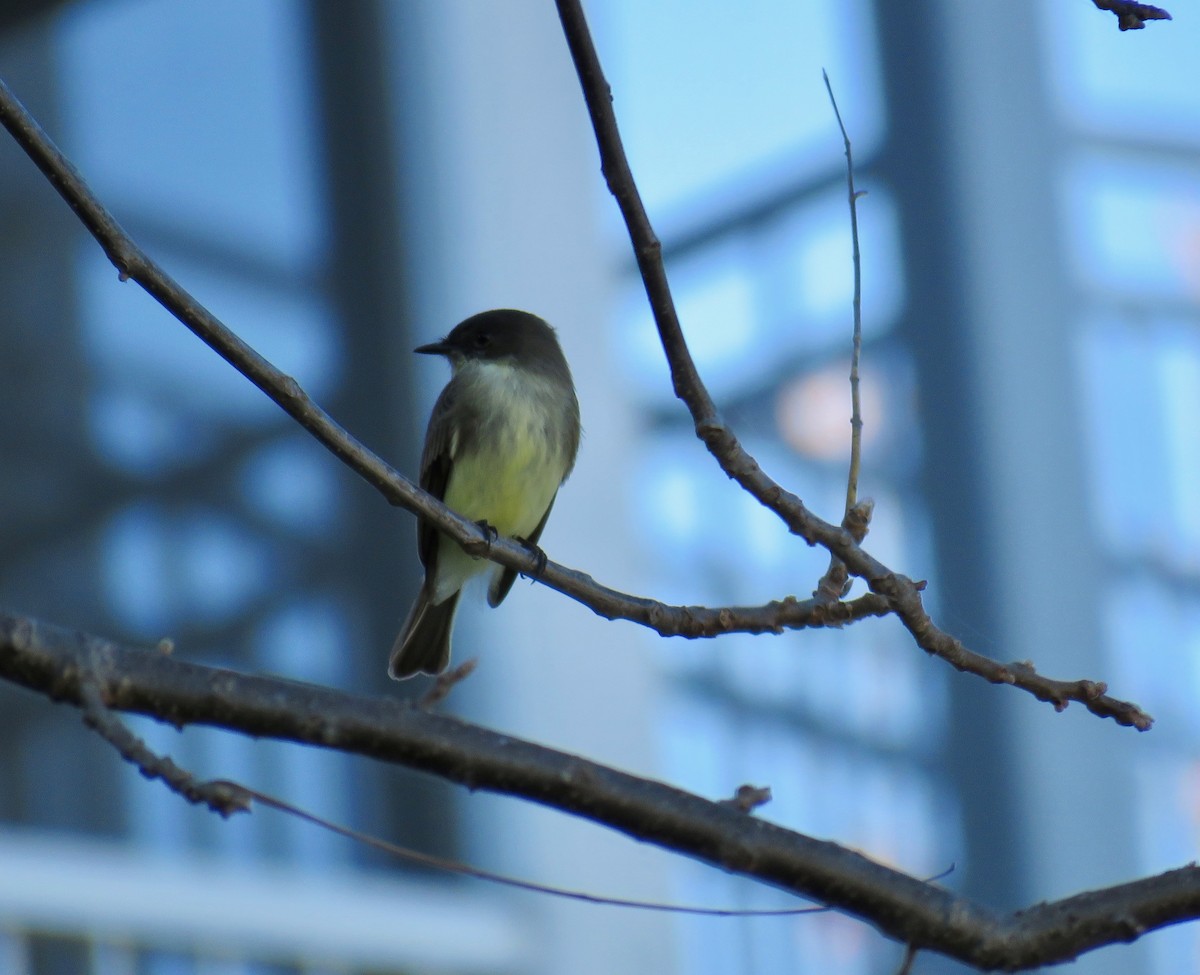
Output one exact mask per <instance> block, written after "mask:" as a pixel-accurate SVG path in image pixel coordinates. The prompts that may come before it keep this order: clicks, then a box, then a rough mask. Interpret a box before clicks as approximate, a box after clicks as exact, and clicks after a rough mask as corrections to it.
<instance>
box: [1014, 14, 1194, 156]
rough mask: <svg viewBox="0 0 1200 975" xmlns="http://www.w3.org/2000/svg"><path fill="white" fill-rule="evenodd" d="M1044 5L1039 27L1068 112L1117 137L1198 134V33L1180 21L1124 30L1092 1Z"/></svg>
mask: <svg viewBox="0 0 1200 975" xmlns="http://www.w3.org/2000/svg"><path fill="white" fill-rule="evenodd" d="M1041 8H1042V15H1043V22H1044V23H1045V27H1044V28H1043V29H1041V30H1037V31H1036V34H1037V36H1038V37H1040V38H1041V40H1042V41H1043V42H1044V43H1045V45H1046V52H1047V53H1046V59H1045V63H1046V65H1047V66H1048V67H1049V68H1050V70H1051V72H1052V80H1053V83H1054V94H1055V96H1056V97H1057V100H1058V103H1059V106H1060V109H1061V110H1062V112H1063V114H1064V115H1066V117H1067V118H1068V119H1070V120H1071V121H1073V122H1075V123H1077V124H1079V125H1082V126H1086V127H1087V128H1089V129H1091V130H1093V131H1099V132H1107V133H1112V134H1113V135H1115V136H1119V137H1120V138H1130V137H1137V136H1150V137H1157V138H1161V139H1168V140H1188V141H1197V139H1198V138H1200V85H1198V84H1197V83H1196V81H1197V78H1196V40H1195V34H1194V32H1192V31H1190V30H1188V29H1187V27H1186V26H1185V25H1184V23H1183V21H1180V22H1179V23H1173V24H1152V25H1151V26H1150V28H1149V29H1147V30H1144V31H1125V32H1121V31H1118V30H1117V27H1116V24H1115V23H1114V22H1113V18H1112V17H1111V16H1107V15H1103V14H1099V13H1098V12H1097V11H1096V10H1095V8H1093V7H1092V5H1091V4H1087V3H1062V2H1061V0H1042V3H1041ZM1175 12H1176V13H1181V12H1182V11H1175ZM1181 28H1182V29H1181Z"/></svg>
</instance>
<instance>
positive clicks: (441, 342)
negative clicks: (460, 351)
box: [413, 339, 450, 355]
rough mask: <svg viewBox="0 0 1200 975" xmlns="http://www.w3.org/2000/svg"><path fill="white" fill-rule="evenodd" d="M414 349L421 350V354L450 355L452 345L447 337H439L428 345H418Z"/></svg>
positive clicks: (415, 350)
mask: <svg viewBox="0 0 1200 975" xmlns="http://www.w3.org/2000/svg"><path fill="white" fill-rule="evenodd" d="M413 351H414V352H420V353H421V355H449V354H450V345H449V343H448V342H447V341H446V340H445V339H438V340H437V341H436V342H430V343H429V344H428V345H418V346H417V347H416V348H415V349H413Z"/></svg>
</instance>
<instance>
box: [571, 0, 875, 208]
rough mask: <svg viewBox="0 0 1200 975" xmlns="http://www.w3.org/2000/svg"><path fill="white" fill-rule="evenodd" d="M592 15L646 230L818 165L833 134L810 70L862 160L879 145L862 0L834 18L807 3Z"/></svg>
mask: <svg viewBox="0 0 1200 975" xmlns="http://www.w3.org/2000/svg"><path fill="white" fill-rule="evenodd" d="M592 8H593V9H592V15H593V17H594V19H595V22H596V23H595V26H596V34H597V37H598V42H599V46H600V54H601V58H602V59H603V61H604V63H605V65H606V71H607V73H608V76H609V80H610V81H611V83H612V85H613V93H614V98H615V106H616V110H617V116H618V118H619V119H620V122H621V126H622V131H623V133H624V138H625V144H626V148H627V150H628V152H629V154H630V159H631V162H632V165H633V170H634V175H635V177H636V178H637V179H638V183H639V186H640V188H641V190H642V194H643V196H644V198H645V200H646V204H647V206H648V208H649V209H650V211H651V214H652V216H654V217H655V218H656V219H657V218H658V217H659V216H660V215H662V212H663V211H664V210H674V211H679V210H680V208H682V207H683V206H685V205H686V206H687V207H688V210H689V211H690V212H689V213H688V214H687V219H689V220H694V219H696V218H698V217H699V216H701V214H702V213H703V212H707V213H710V214H711V213H712V212H713V211H716V210H717V209H724V208H727V207H729V206H731V205H733V204H735V203H737V202H738V201H739V200H740V199H744V198H745V197H746V196H748V195H750V194H756V193H761V192H762V191H763V190H764V189H769V188H770V187H771V186H772V185H775V186H777V185H781V184H782V183H784V182H785V181H788V182H790V181H792V180H795V179H796V178H799V177H802V176H805V175H811V173H812V171H813V170H814V169H815V168H817V167H819V166H821V165H827V164H828V161H829V159H830V150H831V149H832V150H833V152H835V153H836V151H837V147H840V145H841V137H840V135H838V132H837V123H836V121H835V120H834V117H833V113H832V111H831V109H830V107H829V103H828V100H827V96H826V94H825V88H824V85H823V83H822V81H821V68H822V67H825V68H827V69H828V70H829V72H830V75H831V76H832V79H833V81H834V83H835V85H836V86H837V92H838V96H839V103H840V104H841V106H842V110H843V112H844V113H845V115H846V116H847V118H848V123H849V125H850V126H851V128H852V132H853V137H854V139H855V144H856V145H857V146H858V147H859V149H860V151H861V152H862V153H863V154H864V158H865V154H866V153H867V152H868V151H869V150H870V148H871V146H873V145H874V144H876V143H877V141H878V140H879V138H880V135H881V126H882V113H881V107H880V105H879V101H878V96H877V92H878V91H879V85H878V83H877V80H876V75H875V74H874V71H873V66H875V65H877V64H878V58H876V57H875V56H874V53H873V51H872V50H871V49H870V41H869V38H870V36H871V23H870V16H869V10H868V5H867V4H865V3H861V2H850V3H847V4H844V5H842V6H840V7H839V8H838V13H837V16H836V17H833V16H830V15H829V11H828V9H827V8H826V7H825V6H823V5H822V4H820V3H817V2H815V0H753V2H748V3H737V4H731V3H726V2H720V0H702V2H695V0H661V2H656V3H641V2H636V0H613V2H605V3H603V4H593V5H592ZM748 65H749V66H752V70H747V66H748ZM735 66H736V70H735Z"/></svg>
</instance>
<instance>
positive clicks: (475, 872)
mask: <svg viewBox="0 0 1200 975" xmlns="http://www.w3.org/2000/svg"><path fill="white" fill-rule="evenodd" d="M208 784H209V785H212V786H214V787H217V788H224V789H230V790H233V791H236V792H241V793H244V794H245V795H246V796H248V797H249V798H251V799H253V800H254V801H255V802H258V803H260V804H262V805H264V806H269V807H270V808H272V809H277V810H278V811H279V812H282V813H287V814H288V815H289V816H295V817H296V818H297V819H302V820H304V821H305V822H308V823H312V824H313V825H314V826H319V827H320V828H321V829H326V830H329V831H330V832H331V833H337V834H338V835H339V836H344V837H345V838H346V839H349V840H354V841H355V842H357V843H365V844H366V845H367V846H370V847H372V848H374V849H376V850H381V851H382V852H384V853H387V854H390V855H391V856H394V857H397V858H399V859H401V860H405V861H407V862H409V863H416V864H420V865H421V866H425V867H432V868H434V869H436V870H445V871H447V872H449V873H457V874H460V875H462V876H464V877H474V878H475V879H477V880H486V881H488V882H489V883H494V884H501V885H503V886H505V887H514V888H516V889H517V890H528V891H533V892H534V893H537V894H549V895H551V896H553V897H565V898H567V899H569V900H577V901H584V902H586V903H588V904H601V905H605V906H608V907H629V908H634V909H636V910H640V911H663V912H665V913H669V914H699V915H703V916H705V917H791V916H794V915H798V914H821V913H824V912H827V911H830V910H832V908H830V907H790V908H776V909H773V910H769V909H762V910H754V909H741V908H724V907H695V906H691V905H687V904H662V903H659V902H657V901H642V900H633V899H630V898H625V897H602V896H600V895H598V894H587V893H584V892H583V891H578V890H567V889H565V888H563V887H551V886H549V885H547V884H537V883H533V882H532V881H529V880H518V879H516V878H515V877H506V876H505V875H504V874H499V873H492V872H490V871H488V870H480V869H479V868H478V867H471V866H468V865H467V864H465V863H460V862H458V861H457V860H445V859H443V858H441V857H436V856H432V855H430V854H428V853H420V852H418V851H417V850H410V849H408V848H407V847H403V846H397V845H396V844H395V843H390V842H388V841H387V840H382V839H379V838H378V837H375V836H371V835H370V834H368V833H360V832H359V831H358V830H355V829H351V828H350V827H348V826H341V825H339V824H338V823H334V822H331V821H330V820H328V819H322V818H321V817H320V816H318V815H316V814H315V813H311V812H308V811H307V810H304V809H301V808H299V807H298V806H293V805H292V804H291V803H288V802H284V801H283V800H282V799H277V798H275V797H274V796H270V795H267V794H266V793H265V792H259V791H258V790H257V789H250V788H247V787H246V786H244V785H241V784H239V783H237V782H231V781H228V780H226V779H218V780H216V781H214V782H211V783H208Z"/></svg>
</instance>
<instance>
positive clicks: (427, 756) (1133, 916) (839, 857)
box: [0, 614, 1200, 971]
mask: <svg viewBox="0 0 1200 975" xmlns="http://www.w3.org/2000/svg"><path fill="white" fill-rule="evenodd" d="M0 678H2V679H5V680H9V681H11V682H13V683H15V684H19V685H21V686H23V687H26V688H29V689H30V690H33V691H35V692H37V693H40V694H43V695H45V696H47V697H49V698H51V699H53V700H56V701H64V702H67V703H69V704H71V705H73V706H75V707H78V708H91V709H93V710H95V709H96V707H97V705H96V703H95V702H96V701H97V700H98V701H100V702H102V703H103V706H104V707H105V708H108V709H113V710H119V711H128V712H132V713H137V714H144V715H149V716H152V717H155V718H157V719H159V720H162V721H165V722H168V723H170V724H172V725H175V726H176V727H183V726H185V725H189V724H203V725H209V726H213V727H220V728H226V729H228V730H231V731H237V732H240V733H242V734H246V735H252V736H255V737H270V738H274V739H278V740H282V741H292V742H303V743H306V744H310V745H315V746H318V747H321V748H329V749H334V750H337V751H342V752H346V753H351V754H357V755H363V756H367V757H370V758H374V759H378V760H380V761H385V762H392V763H395V764H399V765H405V766H408V767H410V768H414V769H419V770H422V771H425V772H429V773H431V774H434V775H437V776H439V777H441V778H444V779H447V780H449V781H451V782H456V783H458V784H461V785H464V786H467V787H468V788H470V789H483V790H487V791H490V792H496V793H501V794H504V795H511V796H517V797H521V798H524V799H527V800H530V801H533V802H538V803H541V804H543V805H546V806H549V807H552V808H555V809H558V810H561V811H562V812H565V813H569V814H571V815H575V816H579V817H582V818H586V819H590V820H592V821H594V822H596V823H600V824H602V825H605V826H608V827H610V828H612V829H615V830H618V831H619V832H623V833H625V834H627V835H629V836H632V837H635V838H637V839H639V840H642V841H645V842H650V843H654V844H656V845H658V846H661V847H663V848H665V849H668V850H672V851H675V852H677V853H681V854H684V855H687V856H690V857H693V858H695V859H698V860H701V861H703V862H705V863H708V864H710V865H712V866H715V867H719V868H721V869H724V870H728V871H731V872H734V873H738V874H741V875H743V876H746V877H751V878H754V879H756V880H759V881H762V882H763V883H766V884H769V885H772V886H774V887H778V888H780V889H782V890H786V891H790V892H792V893H795V894H796V895H798V896H801V897H804V898H806V899H809V900H815V901H817V902H819V903H822V904H827V905H829V906H830V907H833V908H835V909H837V910H839V911H843V912H845V913H847V914H851V915H853V916H855V917H858V918H861V919H863V920H865V921H867V922H869V923H870V924H872V925H874V926H875V927H876V928H877V929H879V930H880V931H881V932H883V933H884V934H886V935H887V936H889V937H891V938H894V939H895V940H897V941H898V942H900V943H901V944H905V945H910V946H912V949H913V950H914V951H916V950H922V951H925V950H928V951H936V952H939V953H942V954H945V955H949V956H951V957H953V958H957V959H959V960H961V961H963V962H965V963H966V964H969V965H974V966H975V967H977V968H980V969H984V970H993V969H1003V970H1007V971H1016V970H1023V969H1030V968H1037V967H1039V966H1042V965H1047V964H1053V963H1056V962H1063V961H1068V960H1070V959H1073V958H1075V957H1077V956H1079V955H1080V954H1082V953H1084V952H1086V951H1090V950H1093V949H1095V948H1099V947H1101V946H1104V945H1108V944H1113V943H1117V942H1125V941H1130V940H1133V939H1135V938H1137V937H1139V936H1141V935H1142V934H1144V933H1146V932H1148V931H1151V930H1154V929H1156V928H1160V927H1164V926H1166V925H1169V924H1175V923H1178V922H1180V921H1185V920H1193V919H1195V918H1197V917H1200V868H1198V867H1194V866H1191V867H1184V868H1182V869H1179V870H1173V871H1170V872H1168V873H1164V874H1160V875H1158V876H1155V877H1148V878H1144V879H1142V880H1137V881H1134V882H1132V883H1127V884H1121V885H1118V886H1115V887H1109V888H1106V889H1103V890H1096V891H1090V892H1087V893H1083V894H1078V895H1075V896H1073V897H1068V898H1065V899H1063V900H1059V901H1054V902H1052V903H1048V904H1046V903H1043V904H1036V905H1033V906H1031V907H1029V908H1026V909H1025V910H1022V911H1017V912H1015V913H1013V914H1009V915H1003V914H1000V913H997V912H995V911H992V910H990V909H988V908H985V907H983V906H981V905H979V904H976V903H975V902H973V901H971V900H969V899H967V898H964V897H960V896H957V895H955V894H953V893H952V892H950V891H948V890H945V889H943V888H941V887H938V886H936V885H935V884H931V883H926V882H924V881H922V880H919V879H917V878H915V877H911V876H909V875H907V874H904V873H901V872H899V871H896V870H892V869H890V868H888V867H885V866H883V865H881V864H879V863H876V862H874V861H872V860H870V859H868V858H867V857H865V856H862V855H861V854H858V853H856V852H854V851H852V850H848V849H845V848H844V847H840V846H838V845H837V844H834V843H830V842H826V841H823V840H817V839H813V838H811V837H808V836H804V835H803V834H800V833H796V832H793V831H791V830H787V829H784V828H782V827H780V826H776V825H774V824H772V823H770V822H767V821H765V820H763V819H760V818H759V817H758V816H753V815H748V814H747V813H746V812H744V811H743V810H742V809H741V808H738V806H737V804H736V803H724V802H714V801H710V800H708V799H703V798H701V797H699V796H696V795H692V794H690V793H687V792H684V791H682V790H679V789H676V788H673V787H671V786H668V785H665V784H663V783H661V782H656V781H653V780H649V779H642V778H638V777H636V776H633V775H629V774H627V773H624V772H620V771H617V770H615V769H611V768H607V767H605V766H603V765H599V764H597V763H594V762H589V761H587V760H585V759H582V758H579V757H577V756H574V755H568V754H565V753H562V752H558V751H554V750H552V749H549V748H545V747H542V746H540V745H536V744H533V743H531V742H526V741H522V740H519V739H516V738H513V737H510V736H507V735H502V734H498V733H496V732H492V731H488V730H487V729H485V728H481V727H478V726H475V725H471V724H468V723H466V722H463V721H458V720H456V719H454V718H451V717H446V716H443V715H439V714H436V713H433V712H431V711H429V710H427V709H423V708H419V707H414V706H412V705H410V704H406V703H404V702H402V701H400V700H398V699H395V698H365V697H356V696H353V695H350V694H346V693H343V692H341V691H336V690H333V689H330V688H324V687H317V686H314V685H310V684H303V683H300V682H297V681H290V680H283V679H280V678H273V677H265V676H252V675H247V674H240V673H236V672H234V671H230V670H223V669H220V668H214V667H204V666H200V665H198V664H193V663H189V662H187V661H183V660H179V659H176V658H175V657H173V656H170V655H167V654H163V653H157V652H154V651H148V650H140V649H134V648H130V647H124V646H121V645H119V644H115V643H112V642H110V641H107V640H103V639H100V638H98V637H94V636H89V635H87V634H82V633H78V632H73V631H70V630H65V629H62V628H59V627H56V626H52V625H50V624H47V623H41V622H38V621H35V620H31V619H28V618H20V617H14V616H8V615H3V614H0ZM89 684H93V685H94V687H95V691H94V693H95V695H97V697H94V698H89V694H92V693H93V692H91V691H89V690H88V689H87V688H88V685H89Z"/></svg>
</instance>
